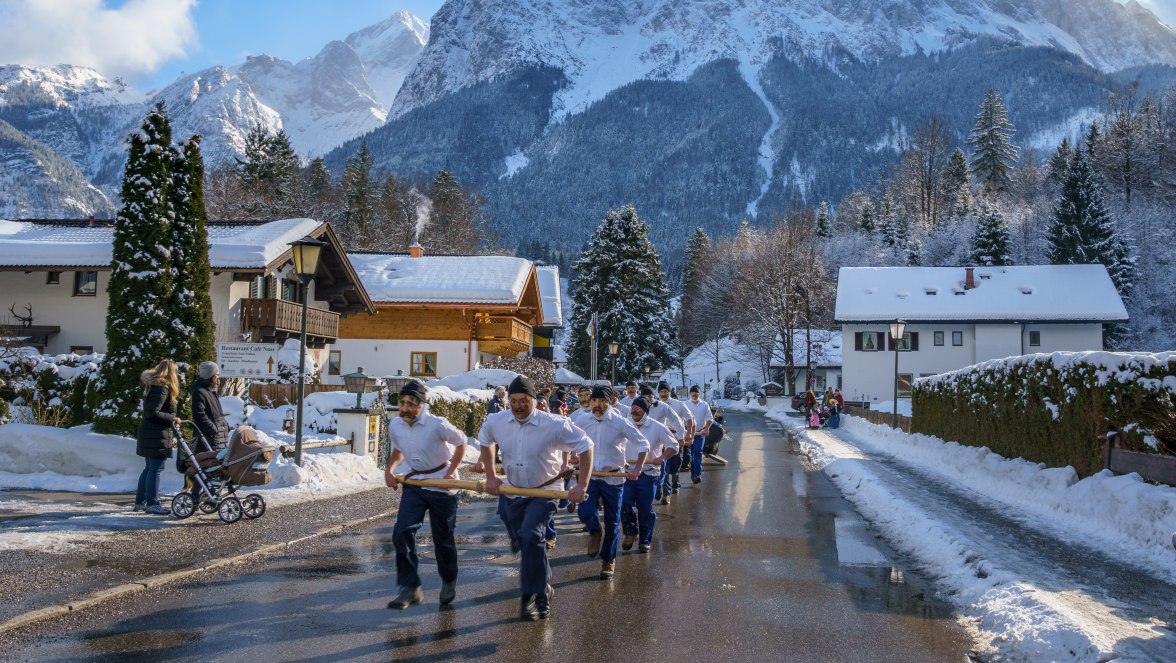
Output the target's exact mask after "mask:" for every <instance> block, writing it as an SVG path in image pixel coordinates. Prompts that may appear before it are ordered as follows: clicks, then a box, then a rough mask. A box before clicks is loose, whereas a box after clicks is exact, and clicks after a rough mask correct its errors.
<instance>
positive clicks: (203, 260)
mask: <svg viewBox="0 0 1176 663" xmlns="http://www.w3.org/2000/svg"><path fill="white" fill-rule="evenodd" d="M169 193H170V195H171V198H172V208H173V209H174V210H175V221H174V223H173V224H172V233H171V234H172V241H171V245H172V264H173V265H174V267H175V274H176V280H175V288H174V290H173V291H172V297H171V302H170V304H169V308H170V309H171V316H172V320H173V323H174V326H175V332H174V336H173V338H174V340H175V355H174V356H173V359H175V360H176V362H178V363H179V364H180V370H181V371H185V370H187V371H189V372H188V373H187V375H188V376H189V377H191V376H193V375H195V373H194V372H191V369H193V368H195V367H196V366H198V365H199V364H200V362H202V361H212V360H214V359H215V358H216V345H215V343H216V325H215V323H214V322H213V319H212V299H211V297H210V295H209V288H210V286H211V281H212V271H211V269H210V268H209V264H208V213H207V211H206V210H205V208H204V158H203V157H202V156H201V154H200V136H192V137H191V138H190V139H188V142H187V143H185V144H184V146H183V150H182V151H181V152H177V153H176V156H175V160H174V161H173V163H172V171H171V187H170V189H169Z"/></svg>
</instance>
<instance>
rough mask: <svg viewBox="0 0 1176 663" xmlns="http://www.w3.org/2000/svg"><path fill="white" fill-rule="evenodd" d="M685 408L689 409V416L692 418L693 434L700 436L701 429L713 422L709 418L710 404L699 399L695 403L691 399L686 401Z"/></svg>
mask: <svg viewBox="0 0 1176 663" xmlns="http://www.w3.org/2000/svg"><path fill="white" fill-rule="evenodd" d="M686 407H688V408H690V414H691V416H693V417H694V434H695V435H702V427H703V426H705V425H707V424H709V423H710V422H712V421H714V419H713V418H711V410H710V404H708V403H707V402H706V401H704V400H702V399H701V398H700V399H698V402H697V403H695V402H694V399H693V398H692V399H690V400H688V401H686Z"/></svg>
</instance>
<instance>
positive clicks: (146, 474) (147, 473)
mask: <svg viewBox="0 0 1176 663" xmlns="http://www.w3.org/2000/svg"><path fill="white" fill-rule="evenodd" d="M143 460H145V461H147V464H146V465H145V466H144V467H143V471H142V472H141V473H139V486H138V487H137V488H136V489H135V504H146V505H147V506H152V505H154V506H158V505H159V473H160V472H163V466H164V465H166V464H167V459H166V458H144V459H143Z"/></svg>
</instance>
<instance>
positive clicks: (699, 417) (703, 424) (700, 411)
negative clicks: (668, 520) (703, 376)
mask: <svg viewBox="0 0 1176 663" xmlns="http://www.w3.org/2000/svg"><path fill="white" fill-rule="evenodd" d="M686 407H688V408H690V414H691V415H692V416H693V418H694V444H693V446H694V451H693V452H692V453H691V455H690V480H691V481H693V482H694V483H702V445H703V444H704V443H705V442H706V434H707V433H709V432H710V426H711V422H713V421H714V418H713V417H712V416H711V409H710V403H707V402H706V401H704V400H702V393H701V390H700V389H699V388H698V385H694V386H693V387H690V400H689V401H687V402H686Z"/></svg>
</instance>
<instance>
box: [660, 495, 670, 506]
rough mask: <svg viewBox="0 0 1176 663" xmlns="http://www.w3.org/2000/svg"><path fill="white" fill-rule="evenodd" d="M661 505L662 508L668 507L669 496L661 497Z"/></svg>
mask: <svg viewBox="0 0 1176 663" xmlns="http://www.w3.org/2000/svg"><path fill="white" fill-rule="evenodd" d="M661 503H662V505H663V506H668V505H669V503H670V496H669V495H662V498H661Z"/></svg>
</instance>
